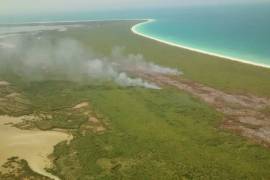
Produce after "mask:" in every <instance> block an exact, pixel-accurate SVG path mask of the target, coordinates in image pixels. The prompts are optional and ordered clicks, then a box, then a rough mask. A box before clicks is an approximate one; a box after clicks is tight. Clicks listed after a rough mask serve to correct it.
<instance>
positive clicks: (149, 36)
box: [0, 18, 270, 69]
mask: <svg viewBox="0 0 270 180" xmlns="http://www.w3.org/2000/svg"><path fill="white" fill-rule="evenodd" d="M110 21H143V22H140V23H138V24H135V25H134V26H132V27H131V29H130V30H131V31H132V32H133V33H134V34H136V35H139V36H142V37H145V38H148V39H151V40H154V41H157V42H160V43H163V44H167V45H170V46H174V47H178V48H181V49H185V50H189V51H193V52H197V53H200V54H205V55H209V56H215V57H218V58H221V59H225V60H230V61H234V62H240V63H244V64H248V65H253V66H257V67H262V68H268V69H270V65H267V64H262V63H255V62H252V61H250V60H244V59H240V58H235V57H232V56H225V55H221V54H218V53H212V52H208V51H205V50H200V49H196V48H192V47H189V46H185V45H181V44H178V43H173V42H170V41H166V40H162V39H161V38H156V37H153V36H151V35H147V34H144V33H142V32H139V31H138V30H137V28H138V27H140V26H143V25H145V24H148V23H152V22H155V21H156V20H155V19H135V18H134V19H128V18H127V19H121V18H119V19H117V18H115V19H93V20H82V21H78V20H71V21H33V22H25V23H8V24H1V23H0V26H5V25H36V24H58V23H87V22H110Z"/></svg>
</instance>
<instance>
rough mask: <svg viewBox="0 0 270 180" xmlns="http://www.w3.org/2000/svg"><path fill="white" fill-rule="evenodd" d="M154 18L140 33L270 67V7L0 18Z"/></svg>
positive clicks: (0, 19) (5, 19)
mask: <svg viewBox="0 0 270 180" xmlns="http://www.w3.org/2000/svg"><path fill="white" fill-rule="evenodd" d="M123 18H124V19H132V18H135V19H137V18H144V19H147V18H152V19H156V21H155V22H153V23H149V24H145V25H142V26H139V27H138V28H136V30H137V31H139V32H141V33H143V34H146V35H148V36H152V37H154V38H158V39H161V40H164V41H168V42H172V43H176V44H179V45H182V46H187V47H190V48H194V49H198V50H202V51H207V52H210V53H215V54H219V55H222V56H229V57H233V58H237V59H243V60H247V61H250V62H254V63H259V64H264V65H268V66H270V3H263V4H246V5H240V4H239V5H234V6H232V5H231V6H229V5H227V6H201V7H199V6H197V7H186V8H171V9H162V8H160V9H133V10H121V11H110V12H108V11H104V12H73V13H58V14H50V15H48V14H40V15H24V16H9V17H4V16H2V17H0V23H22V22H38V21H83V20H96V19H98V20H106V19H123Z"/></svg>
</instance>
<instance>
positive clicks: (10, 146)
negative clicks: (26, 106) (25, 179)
mask: <svg viewBox="0 0 270 180" xmlns="http://www.w3.org/2000/svg"><path fill="white" fill-rule="evenodd" d="M23 118H31V117H29V116H22V117H10V116H0V142H1V143H0V149H1V154H0V165H3V164H4V163H5V162H6V161H7V158H10V157H14V156H17V157H19V158H21V159H24V160H26V161H27V162H28V164H29V167H30V168H31V169H32V170H33V171H34V172H37V173H39V174H41V175H44V176H46V177H49V178H51V179H54V180H58V179H59V178H58V177H56V176H54V175H52V174H50V173H48V172H47V171H46V170H45V168H48V167H51V165H52V164H51V161H50V160H49V159H48V155H49V154H51V153H52V152H53V148H54V146H55V145H56V144H58V143H59V142H61V141H65V140H70V139H71V138H72V137H71V136H70V135H68V134H66V133H63V132H56V131H40V130H21V129H18V128H15V127H12V126H11V123H19V122H21V121H22V119H23Z"/></svg>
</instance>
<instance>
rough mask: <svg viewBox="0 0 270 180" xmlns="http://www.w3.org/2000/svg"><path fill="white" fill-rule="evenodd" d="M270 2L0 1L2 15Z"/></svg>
mask: <svg viewBox="0 0 270 180" xmlns="http://www.w3.org/2000/svg"><path fill="white" fill-rule="evenodd" d="M269 1H270V0H0V14H17V13H32V12H57V11H73V10H99V9H109V8H130V7H156V6H187V5H205V4H215V5H216V4H224V3H249V2H256V3H257V2H269Z"/></svg>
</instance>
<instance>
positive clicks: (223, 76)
mask: <svg viewBox="0 0 270 180" xmlns="http://www.w3.org/2000/svg"><path fill="white" fill-rule="evenodd" d="M136 23H138V22H136V21H135V22H134V21H130V22H128V21H127V22H111V23H99V24H98V26H96V27H95V28H85V29H83V30H82V31H81V32H80V33H78V32H77V31H76V30H74V31H67V32H65V33H62V32H61V33H57V34H56V35H57V37H72V38H75V39H78V40H79V41H80V42H82V43H84V45H86V46H88V47H89V48H91V49H93V50H94V51H95V52H100V54H102V55H104V54H105V55H106V54H110V53H111V50H112V47H114V46H123V47H125V48H126V53H133V54H136V53H139V54H142V55H143V56H144V57H145V59H146V60H149V61H152V62H156V63H158V64H161V65H164V66H169V67H176V68H179V69H180V70H182V71H183V73H184V77H186V78H188V79H191V80H194V81H197V82H200V83H203V84H205V85H208V86H211V87H214V88H218V89H221V90H225V91H228V92H234V93H252V94H256V95H259V96H267V97H270V83H269V77H270V70H269V69H267V68H261V67H255V66H253V65H247V64H242V63H238V62H233V61H229V60H224V59H221V58H218V57H213V56H208V55H204V54H199V53H196V52H192V51H187V50H184V49H180V48H177V47H172V46H168V45H166V44H162V43H159V42H155V41H153V40H149V39H146V38H144V37H140V36H138V35H134V34H133V33H132V32H131V31H130V28H131V27H132V26H133V25H134V24H136ZM85 37H87V38H85Z"/></svg>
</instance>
